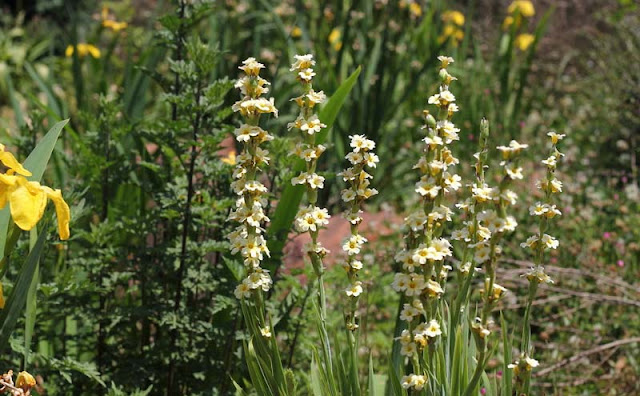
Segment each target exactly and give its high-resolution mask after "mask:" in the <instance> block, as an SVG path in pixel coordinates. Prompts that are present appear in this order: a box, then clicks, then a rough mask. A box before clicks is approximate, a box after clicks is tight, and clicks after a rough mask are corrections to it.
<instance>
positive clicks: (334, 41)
mask: <svg viewBox="0 0 640 396" xmlns="http://www.w3.org/2000/svg"><path fill="white" fill-rule="evenodd" d="M341 36H342V34H341V33H340V30H339V29H338V28H335V29H333V30H332V31H331V33H329V38H328V41H329V44H331V45H333V49H335V50H336V51H339V50H340V48H342V41H341V40H340V37H341Z"/></svg>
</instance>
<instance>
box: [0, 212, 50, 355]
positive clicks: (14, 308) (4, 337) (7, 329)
mask: <svg viewBox="0 0 640 396" xmlns="http://www.w3.org/2000/svg"><path fill="white" fill-rule="evenodd" d="M47 231H48V230H47V227H46V225H45V226H44V227H42V231H40V235H39V236H38V240H37V241H36V243H35V245H34V246H33V249H31V252H30V253H29V256H27V260H26V261H25V262H24V264H22V268H20V273H19V274H18V279H17V281H16V283H15V285H14V287H13V290H12V291H11V295H9V297H8V299H7V304H6V305H5V307H4V309H3V310H2V311H1V312H0V349H2V348H5V347H6V345H7V342H8V341H9V336H11V333H12V332H13V329H14V327H15V325H16V322H17V320H18V318H19V317H20V315H21V314H22V309H23V308H24V306H25V303H26V301H27V295H28V293H29V287H30V286H31V280H32V279H33V276H34V274H35V271H36V268H37V267H38V260H39V259H40V254H41V253H42V249H43V247H44V242H45V240H46V235H47Z"/></svg>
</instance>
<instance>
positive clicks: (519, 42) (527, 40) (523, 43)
mask: <svg viewBox="0 0 640 396" xmlns="http://www.w3.org/2000/svg"><path fill="white" fill-rule="evenodd" d="M534 39H535V37H534V36H533V34H529V33H522V34H519V35H518V36H517V37H516V40H515V45H516V47H518V48H520V50H521V51H526V49H527V48H529V46H530V45H531V44H532V43H533V40H534Z"/></svg>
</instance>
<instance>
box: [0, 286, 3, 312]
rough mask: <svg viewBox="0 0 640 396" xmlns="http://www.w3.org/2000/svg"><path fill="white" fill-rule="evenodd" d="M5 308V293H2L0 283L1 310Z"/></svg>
mask: <svg viewBox="0 0 640 396" xmlns="http://www.w3.org/2000/svg"><path fill="white" fill-rule="evenodd" d="M3 308H4V293H3V292H2V283H0V309H3Z"/></svg>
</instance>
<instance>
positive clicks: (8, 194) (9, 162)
mask: <svg viewBox="0 0 640 396" xmlns="http://www.w3.org/2000/svg"><path fill="white" fill-rule="evenodd" d="M0 162H2V164H3V165H4V166H6V167H7V168H9V170H7V172H6V173H0V209H2V208H4V207H5V206H6V204H7V202H9V207H10V210H11V217H12V218H13V221H14V222H15V223H16V225H17V226H18V227H19V228H20V229H22V230H25V231H28V230H30V229H32V228H33V227H35V225H36V224H37V223H38V221H40V219H41V218H42V215H43V214H44V210H45V208H46V206H47V202H48V200H49V199H50V200H52V201H53V204H54V206H55V208H56V214H57V217H58V233H59V234H60V239H62V240H65V239H69V235H70V233H69V221H70V220H71V212H70V210H69V205H67V203H66V202H65V201H64V199H63V198H62V192H61V191H60V190H57V189H56V190H54V189H52V188H50V187H47V186H43V185H41V184H40V183H38V182H36V181H29V180H27V178H26V177H25V176H31V172H29V171H28V170H27V169H25V168H24V167H23V166H22V165H21V164H20V163H19V162H18V161H17V160H16V159H15V157H14V156H13V154H11V153H10V152H9V151H5V150H4V145H2V144H0Z"/></svg>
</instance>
